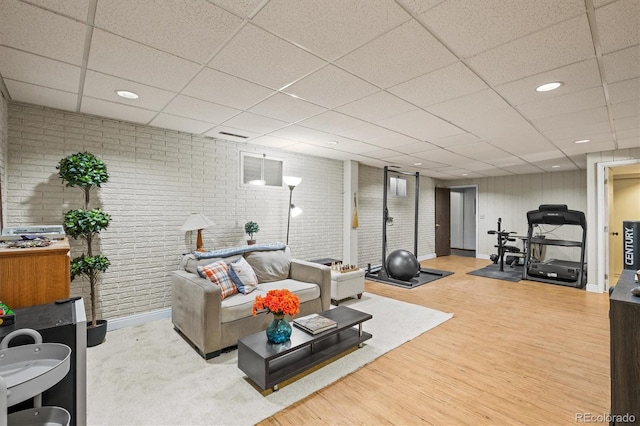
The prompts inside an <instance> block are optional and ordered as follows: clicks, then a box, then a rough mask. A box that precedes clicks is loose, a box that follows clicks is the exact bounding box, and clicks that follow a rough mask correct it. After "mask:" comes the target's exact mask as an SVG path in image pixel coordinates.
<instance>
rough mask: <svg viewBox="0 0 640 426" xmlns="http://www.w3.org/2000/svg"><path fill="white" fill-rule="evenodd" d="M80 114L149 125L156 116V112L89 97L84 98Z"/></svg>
mask: <svg viewBox="0 0 640 426" xmlns="http://www.w3.org/2000/svg"><path fill="white" fill-rule="evenodd" d="M80 112H84V113H85V114H93V115H99V116H102V117H107V118H113V119H116V120H123V121H129V122H133V123H142V124H149V121H151V119H153V117H155V115H156V112H155V111H149V110H147V109H142V108H136V107H132V106H130V105H123V104H118V103H115V102H109V101H103V100H102V99H94V98H87V97H83V98H82V105H81V106H80Z"/></svg>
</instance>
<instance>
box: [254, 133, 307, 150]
mask: <svg viewBox="0 0 640 426" xmlns="http://www.w3.org/2000/svg"><path fill="white" fill-rule="evenodd" d="M248 143H251V144H255V145H262V146H268V147H270V148H281V149H283V148H287V147H288V146H291V145H295V144H297V143H298V142H296V141H292V140H288V139H282V138H277V137H275V136H271V135H264V136H259V137H257V138H254V139H251V140H250V141H248Z"/></svg>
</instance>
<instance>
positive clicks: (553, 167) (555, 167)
mask: <svg viewBox="0 0 640 426" xmlns="http://www.w3.org/2000/svg"><path fill="white" fill-rule="evenodd" d="M551 168H552V169H559V168H560V166H558V165H557V164H556V165H555V166H551Z"/></svg>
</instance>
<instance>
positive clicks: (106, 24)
mask: <svg viewBox="0 0 640 426" xmlns="http://www.w3.org/2000/svg"><path fill="white" fill-rule="evenodd" d="M141 17H144V18H143V19H144V22H145V23H148V24H149V25H140V19H141ZM212 22H214V23H215V25H212V24H211V23H212ZM240 23H242V19H241V18H239V17H237V16H235V15H232V14H231V13H229V12H227V11H225V10H222V9H220V8H219V7H217V6H215V5H213V4H211V3H209V2H206V1H199V2H197V1H186V2H178V1H161V0H155V1H154V0H144V1H141V0H136V1H130V0H109V1H107V2H103V1H99V2H98V6H97V9H96V17H95V26H96V27H98V28H102V29H105V30H107V31H109V32H112V33H115V34H117V35H120V36H122V37H126V38H128V39H131V40H134V41H137V42H139V43H142V44H146V45H149V46H151V47H154V48H156V49H159V50H162V51H165V52H170V53H173V54H174V55H176V56H180V57H182V58H186V59H189V60H192V61H195V62H198V63H201V64H202V63H205V62H207V61H208V60H210V58H211V56H212V55H213V53H214V52H215V51H216V50H217V49H219V48H220V47H221V46H222V44H223V42H224V41H225V40H226V39H227V38H229V37H230V36H231V35H232V34H233V33H234V32H235V31H236V29H237V28H238V26H239V25H240Z"/></svg>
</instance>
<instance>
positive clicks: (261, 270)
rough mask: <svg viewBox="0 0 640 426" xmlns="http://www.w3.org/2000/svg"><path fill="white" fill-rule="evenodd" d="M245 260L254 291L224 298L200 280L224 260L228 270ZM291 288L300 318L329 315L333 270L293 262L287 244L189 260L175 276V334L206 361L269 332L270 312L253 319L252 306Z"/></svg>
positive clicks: (244, 248) (188, 257)
mask: <svg viewBox="0 0 640 426" xmlns="http://www.w3.org/2000/svg"><path fill="white" fill-rule="evenodd" d="M239 257H244V259H245V260H246V261H247V263H248V264H249V265H251V267H252V269H253V271H254V272H255V274H256V276H257V278H258V280H257V281H258V284H257V286H256V288H255V290H253V291H251V292H250V293H248V294H242V293H236V294H233V295H229V296H226V297H224V298H222V297H221V288H220V286H219V285H217V284H214V283H213V282H212V281H211V280H210V279H207V278H203V277H202V276H200V275H199V274H198V266H200V267H205V266H206V265H210V264H212V263H213V262H216V261H219V260H221V259H222V260H224V262H225V263H226V264H230V263H232V262H236V261H238V260H239ZM282 288H286V289H288V290H290V291H291V292H292V293H295V294H296V295H298V297H299V298H300V312H299V314H298V315H299V316H302V315H308V314H312V313H317V312H322V311H324V310H327V309H329V305H330V299H331V270H330V268H329V267H328V266H324V265H320V264H316V263H311V262H306V261H302V260H296V259H292V258H291V253H290V251H289V248H288V247H286V246H285V245H284V244H279V243H274V244H263V245H254V246H242V247H235V248H231V249H224V250H218V251H213V252H207V253H195V252H194V253H191V254H188V255H185V256H184V258H183V260H182V263H181V267H180V269H179V270H177V271H174V272H173V273H172V287H171V291H172V296H171V299H172V305H171V318H172V321H173V325H174V328H175V329H176V331H178V332H179V333H180V334H181V335H182V336H183V337H185V338H186V340H187V341H188V342H189V343H190V344H191V345H192V346H193V347H194V348H195V349H196V350H197V351H198V353H199V354H200V355H201V356H203V357H204V358H205V359H209V358H212V357H215V356H218V355H219V354H220V352H221V351H223V350H225V349H227V348H233V347H234V346H236V345H237V342H238V339H239V338H240V337H243V336H246V335H249V334H252V333H256V332H258V331H261V330H265V329H266V327H267V324H269V322H270V321H271V320H272V319H273V315H272V314H268V313H266V312H263V313H258V315H257V316H253V315H252V313H251V310H252V307H253V301H254V299H255V297H256V296H257V295H263V296H264V295H265V294H266V293H267V291H269V290H271V289H282Z"/></svg>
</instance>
